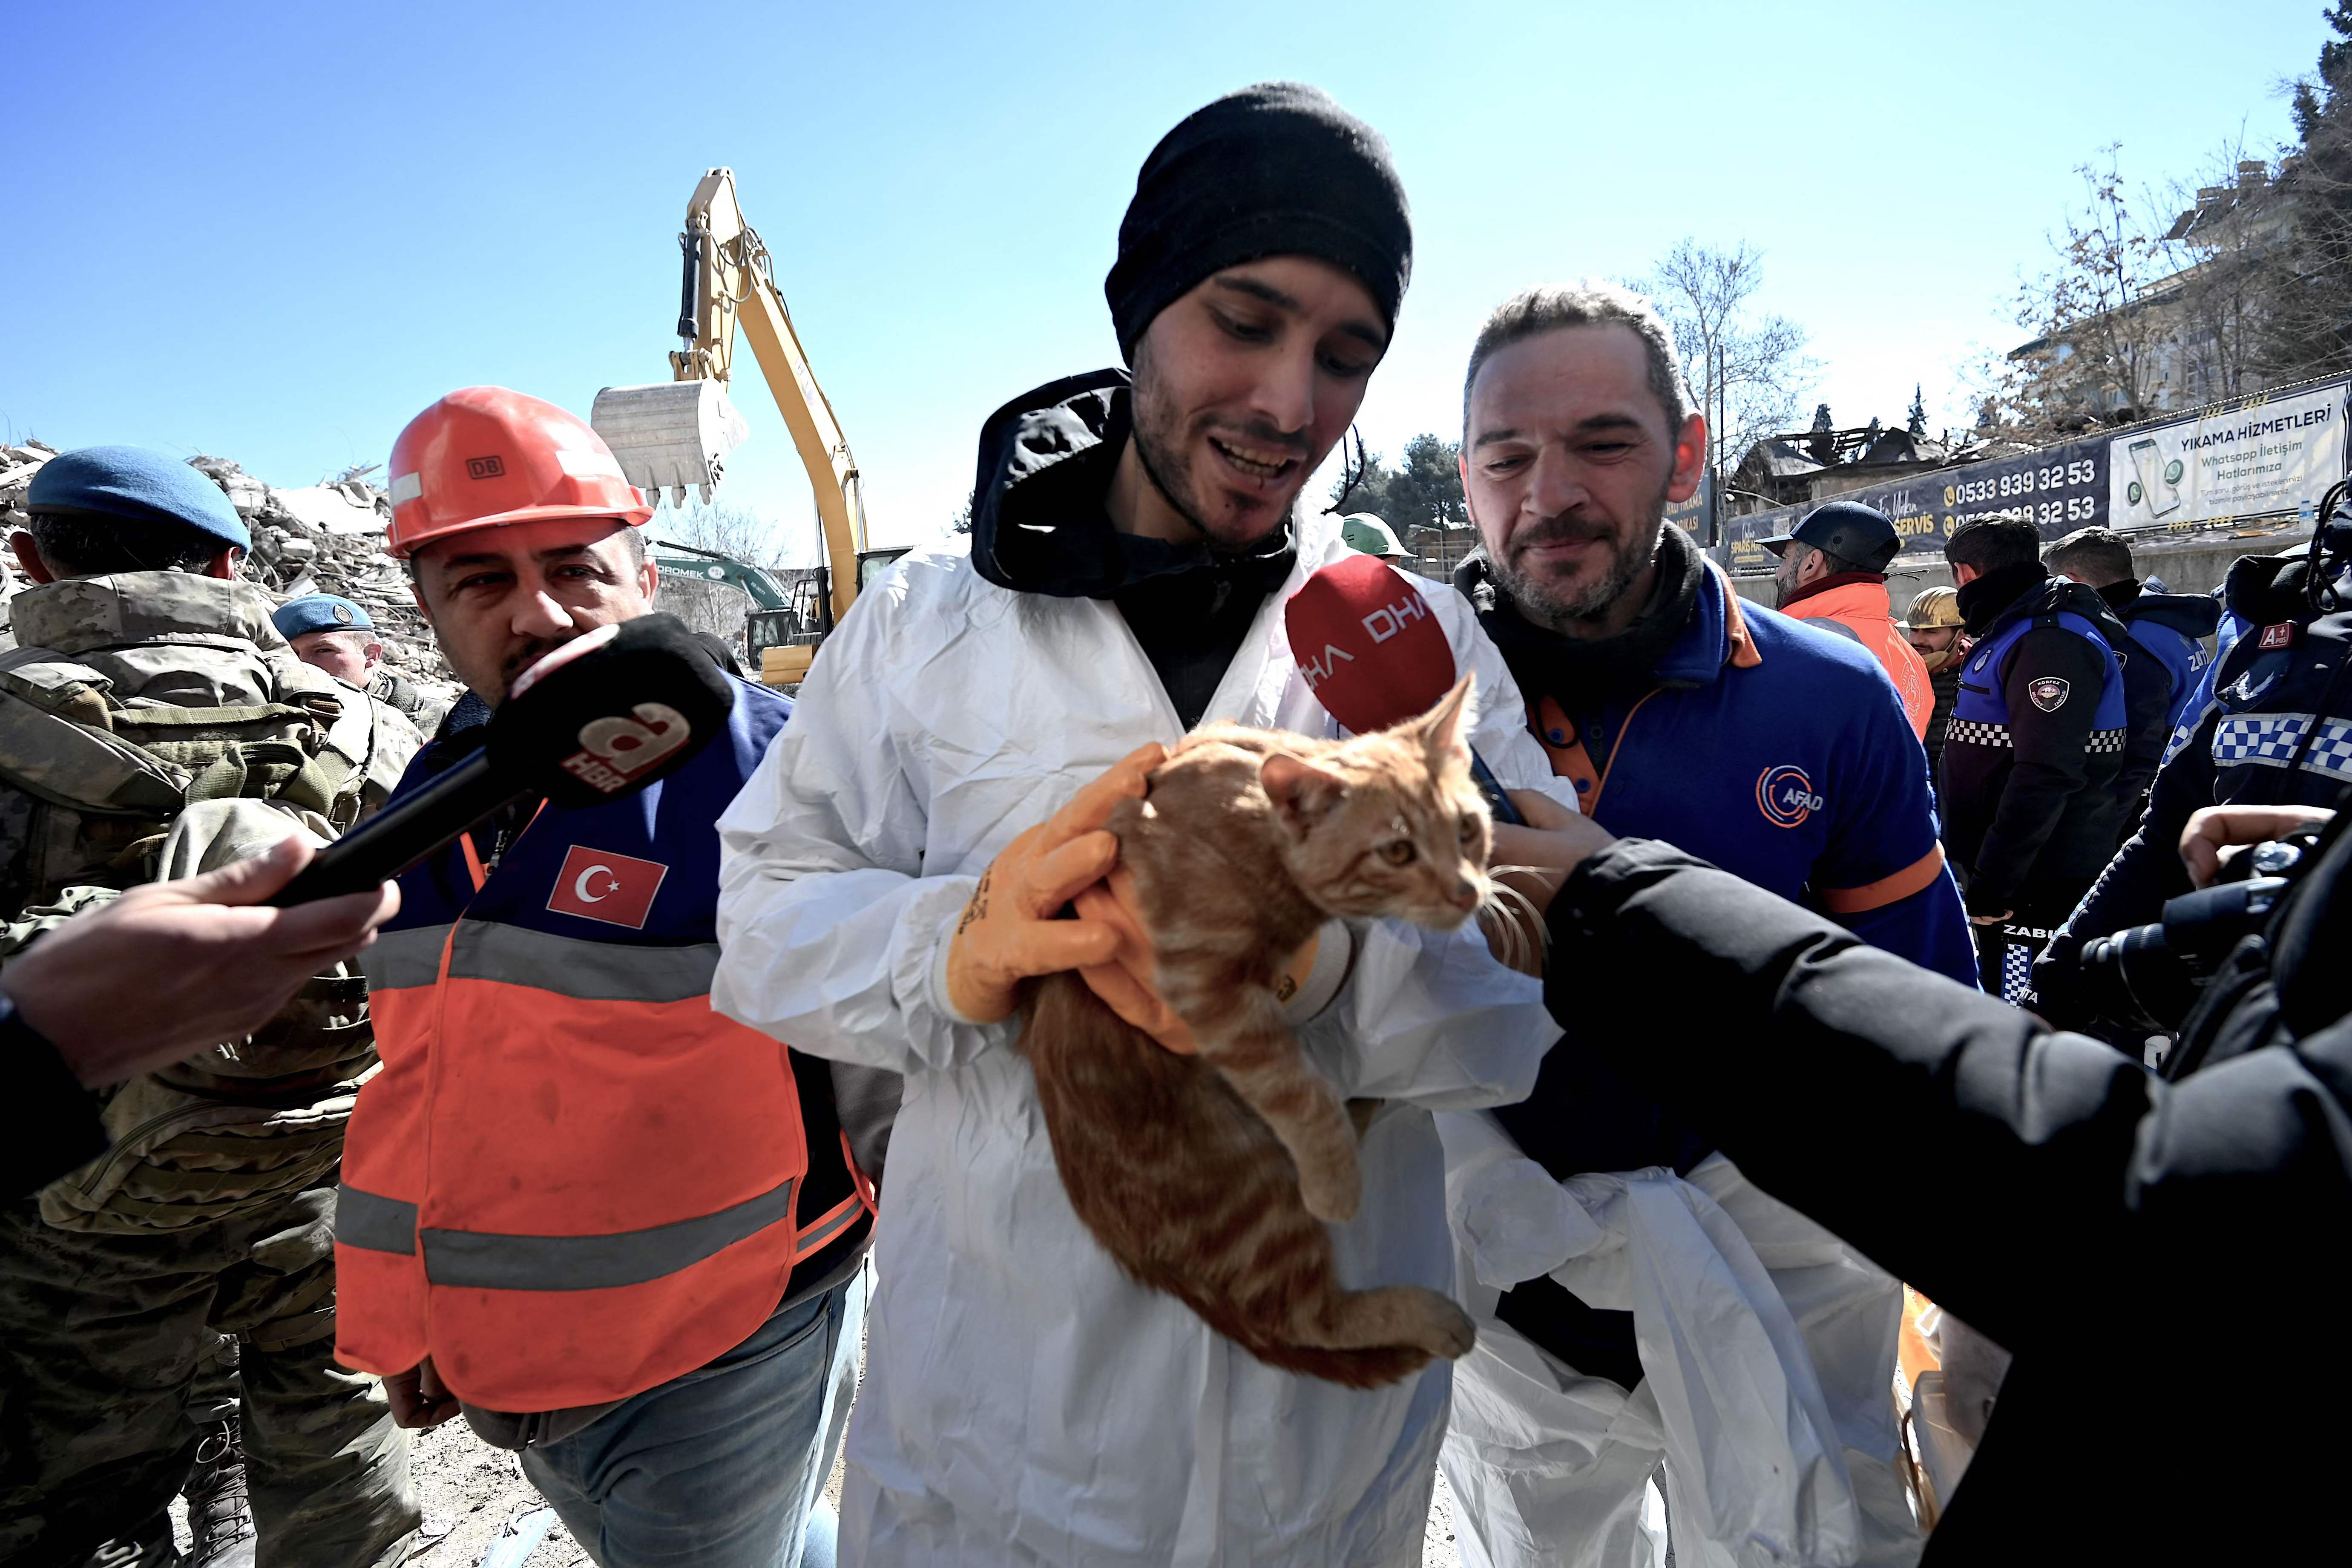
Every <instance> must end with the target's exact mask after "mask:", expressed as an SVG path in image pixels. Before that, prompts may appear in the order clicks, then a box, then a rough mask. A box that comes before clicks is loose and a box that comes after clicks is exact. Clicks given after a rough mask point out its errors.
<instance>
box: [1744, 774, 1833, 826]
mask: <svg viewBox="0 0 2352 1568" xmlns="http://www.w3.org/2000/svg"><path fill="white" fill-rule="evenodd" d="M1828 804H1829V802H1827V801H1826V800H1823V799H1822V797H1821V796H1820V795H1815V794H1814V793H1813V781H1812V780H1811V779H1809V778H1807V777H1806V776H1805V770H1804V769H1802V768H1800V767H1794V766H1791V765H1790V764H1789V763H1781V764H1780V766H1779V767H1777V768H1766V769H1765V770H1764V771H1763V773H1760V774H1759V775H1758V777H1757V780H1756V805H1757V809H1759V810H1760V811H1761V812H1763V814H1764V820H1765V821H1767V822H1769V823H1770V824H1771V825H1772V826H1775V827H1801V826H1803V825H1804V821H1805V818H1807V817H1809V816H1812V814H1813V813H1815V812H1817V811H1819V810H1821V809H1822V807H1823V806H1825V805H1828Z"/></svg>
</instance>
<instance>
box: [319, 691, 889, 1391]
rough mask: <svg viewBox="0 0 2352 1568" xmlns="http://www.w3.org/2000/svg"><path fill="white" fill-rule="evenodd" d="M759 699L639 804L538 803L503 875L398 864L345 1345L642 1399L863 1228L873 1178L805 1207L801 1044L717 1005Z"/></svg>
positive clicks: (379, 993) (472, 862)
mask: <svg viewBox="0 0 2352 1568" xmlns="http://www.w3.org/2000/svg"><path fill="white" fill-rule="evenodd" d="M758 707H759V705H758V704H756V703H752V702H739V703H738V707H737V713H736V718H735V721H734V723H733V725H732V728H733V729H734V730H736V731H742V732H740V733H738V734H734V735H731V736H730V738H729V740H731V741H733V742H735V743H734V744H733V745H731V746H730V744H729V742H728V741H720V742H714V743H713V744H712V745H711V746H710V747H709V749H708V750H707V751H706V752H704V753H703V754H702V755H701V756H699V757H698V758H697V759H696V760H695V761H694V762H693V763H689V764H688V766H687V767H686V768H685V769H682V770H680V772H679V773H677V774H676V775H674V776H673V777H671V778H670V779H668V780H666V781H664V782H663V783H662V784H656V785H654V786H653V787H652V788H651V789H648V790H646V792H644V793H643V794H642V795H638V796H635V797H633V798H632V799H630V800H627V801H621V802H615V803H612V804H610V805H603V806H598V807H595V808H593V809H590V810H584V811H566V810H562V809H561V808H557V807H553V806H550V807H548V808H546V809H544V810H542V811H541V812H540V814H539V815H538V816H536V817H534V818H532V819H531V820H530V823H529V826H526V827H525V828H524V829H523V830H522V832H521V833H520V836H518V837H516V838H515V840H514V842H513V843H512V844H511V845H510V846H509V847H508V848H507V850H506V852H505V854H504V856H503V858H501V859H500V860H499V863H498V865H497V867H496V869H495V870H494V871H493V872H491V873H489V874H488V875H487V876H485V875H483V873H482V869H481V864H480V852H479V851H478V848H477V847H476V845H475V843H474V841H473V840H471V839H467V840H462V841H460V843H459V844H458V845H457V846H453V847H451V848H450V849H448V850H447V851H445V852H444V853H443V854H441V855H439V856H436V857H435V858H433V859H431V860H428V861H427V862H425V865H423V866H421V867H419V868H416V869H415V870H413V871H411V872H409V873H407V874H406V875H404V877H403V878H402V879H401V890H402V896H403V909H402V911H401V914H400V916H399V918H398V923H397V925H396V926H395V928H394V929H392V930H390V931H386V932H384V933H383V935H381V936H380V937H379V938H378V939H377V942H376V943H375V945H374V946H373V948H371V949H370V950H369V951H368V952H367V953H366V954H365V955H363V959H362V962H363V963H365V965H366V967H367V971H368V976H369V981H370V986H371V1002H372V1006H373V1016H374V1020H375V1026H376V1031H377V1048H378V1050H379V1051H380V1052H381V1053H382V1055H383V1070H382V1071H381V1072H380V1073H378V1074H377V1076H376V1077H375V1079H373V1081H371V1082H370V1083H369V1084H368V1085H367V1087H366V1088H365V1089H363V1090H362V1093H361V1095H360V1099H359V1103H358V1106H357V1107H356V1108H355V1110H353V1112H352V1121H351V1125H350V1129H349V1133H348V1136H347V1139H346V1143H345V1148H344V1155H343V1178H342V1179H343V1187H342V1191H341V1194H339V1202H338V1212H337V1216H336V1247H335V1260H336V1268H337V1270H338V1276H339V1288H338V1292H337V1294H338V1303H337V1332H336V1352H337V1355H338V1358H339V1359H341V1361H343V1362H344V1363H348V1364H350V1365H352V1366H357V1367H361V1368H362V1369H364V1370H366V1371H370V1372H373V1373H380V1374H390V1373H399V1372H404V1371H406V1370H407V1369H409V1368H410V1367H413V1366H415V1364H416V1363H418V1362H420V1361H422V1360H423V1359H424V1358H425V1356H427V1355H430V1356H431V1357H432V1358H433V1361H434V1364H435V1366H436V1370H437V1371H438V1372H439V1373H440V1375H441V1378H442V1380H443V1381H444V1382H445V1383H446V1384H447V1385H448V1387H449V1389H450V1391H451V1392H452V1393H454V1394H457V1396H458V1397H459V1398H461V1399H464V1400H466V1401H467V1402H468V1403H471V1404H475V1405H483V1406H486V1407H488V1408H490V1409H495V1410H501V1411H513V1412H532V1411H543V1410H557V1409H563V1408H567V1407H570V1406H573V1405H594V1404H602V1403H604V1402H606V1401H610V1400H617V1399H624V1398H626V1397H628V1396H629V1395H631V1394H636V1393H640V1392H642V1391H644V1390H646V1389H648V1388H652V1387H654V1386H656V1385H657V1384H662V1383H666V1382H667V1381H669V1380H670V1379H672V1378H674V1377H677V1376H679V1375H680V1374H682V1373H688V1372H692V1371H694V1370H695V1369H697V1368H698V1367H701V1366H703V1365H706V1364H707V1363H709V1362H711V1361H713V1360H715V1359H716V1358H717V1357H719V1355H721V1354H723V1353H725V1352H727V1351H728V1350H730V1349H731V1348H733V1347H734V1346H735V1345H737V1344H740V1342H742V1341H744V1340H745V1339H747V1338H749V1337H750V1336H751V1333H752V1332H753V1331H755V1330H756V1329H758V1327H759V1326H760V1324H761V1322H762V1321H765V1320H766V1318H767V1317H768V1316H769V1315H770V1314H771V1313H772V1312H773V1311H774V1310H775V1309H776V1306H777V1304H778V1303H779V1301H781V1300H782V1298H783V1293H784V1290H785V1289H786V1281H787V1279H788V1278H789V1277H790V1275H791V1273H792V1270H793V1263H794V1261H795V1259H797V1258H808V1257H813V1256H814V1254H815V1253H817V1252H818V1251H821V1250H822V1249H824V1247H826V1246H828V1245H829V1244H830V1243H832V1242H834V1241H835V1240H838V1239H840V1238H841V1237H844V1236H845V1235H846V1234H847V1233H848V1232H849V1231H850V1230H851V1229H852V1228H853V1227H854V1226H857V1225H858V1224H860V1223H862V1222H864V1221H865V1220H866V1217H867V1214H868V1208H867V1206H866V1203H864V1202H862V1201H861V1199H860V1196H859V1195H858V1194H857V1193H855V1192H853V1193H851V1194H849V1195H847V1196H846V1197H845V1198H842V1199H835V1200H831V1201H828V1202H827V1203H826V1204H825V1205H824V1208H823V1212H810V1211H811V1208H812V1207H813V1206H814V1205H808V1204H805V1203H804V1202H803V1195H804V1190H805V1185H806V1183H805V1178H806V1177H807V1175H808V1173H809V1169H810V1155H811V1150H810V1149H809V1148H808V1147H807V1143H806V1138H805V1134H804V1131H803V1119H802V1111H801V1103H800V1097H799V1093H798V1089H797V1086H796V1083H795V1079H794V1076H793V1068H792V1064H791V1061H790V1060H789V1058H788V1055H787V1051H786V1048H785V1047H784V1046H783V1045H782V1044H781V1043H779V1042H778V1041H776V1040H773V1039H772V1038H770V1037H767V1036H765V1035H762V1034H761V1033H759V1032H757V1031H756V1030H752V1029H749V1028H746V1027H745V1026H742V1025H740V1024H737V1023H735V1022H734V1021H732V1020H731V1019H729V1018H726V1017H723V1016H720V1015H719V1014H717V1013H714V1012H713V1011H711V1008H710V1001H709V990H710V977H711V973H712V971H713V970H714V969H715V967H716V965H717V963H718V957H719V948H718V943H717V942H716V941H715V938H714V935H713V932H712V930H711V922H712V921H713V920H714V919H715V912H716V903H717V896H718V875H717V870H718V868H717V860H718V836H717V834H716V832H715V830H714V828H713V826H712V825H713V823H714V821H715V819H716V817H717V816H718V814H719V811H720V810H721V809H723V808H724V806H725V805H726V804H727V802H728V801H729V800H730V799H731V798H732V795H733V792H734V789H735V788H736V787H737V785H739V784H740V782H741V780H742V778H743V777H745V776H748V774H749V773H750V771H751V767H752V766H754V765H756V763H757V762H758V759H759V756H760V754H761V752H762V751H763V750H764V749H765V745H766V742H767V740H768V739H769V738H770V737H771V736H772V733H773V731H774V729H775V728H776V727H777V726H778V725H779V724H780V723H781V715H778V716H777V720H776V722H775V723H771V724H761V723H759V722H758V720H759V718H760V717H761V715H760V714H759V713H758V712H757V711H756V710H757V708H758ZM747 708H751V709H753V710H755V711H753V712H752V713H751V715H749V722H747V716H746V713H745V710H746V709H747ZM762 731H764V732H762ZM730 752H734V753H736V754H735V755H732V756H730ZM412 777H414V773H413V774H412ZM827 1153H828V1155H830V1152H829V1151H828V1152H827Z"/></svg>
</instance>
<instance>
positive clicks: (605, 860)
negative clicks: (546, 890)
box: [547, 844, 669, 931]
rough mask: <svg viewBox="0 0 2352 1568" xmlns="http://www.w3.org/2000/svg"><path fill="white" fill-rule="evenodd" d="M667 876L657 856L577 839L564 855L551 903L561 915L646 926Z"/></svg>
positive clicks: (631, 926) (639, 927) (634, 927)
mask: <svg viewBox="0 0 2352 1568" xmlns="http://www.w3.org/2000/svg"><path fill="white" fill-rule="evenodd" d="M668 875H669V868H668V867H667V866H665V865H663V864H662V863H661V862H660V861H658V860H640V859H638V858H636V857H635V856H634V855H615V854H614V853H613V852H612V851H611V850H609V849H589V848H585V847H583V846H581V845H577V844H574V845H573V846H572V852H571V853H570V854H568V855H566V856H565V857H564V858H563V869H562V870H561V871H558V872H557V873H556V874H555V890H554V891H553V892H551V893H550V894H549V895H548V900H547V907H548V908H549V909H551V910H554V911H555V912H556V913H557V914H559V915H578V916H579V917H580V918H581V919H583V920H591V921H604V923H605V924H606V925H615V926H627V927H628V928H629V929H630V930H631V931H643V930H645V929H646V916H647V915H648V914H651V913H652V912H653V907H654V895H655V894H656V893H658V892H660V891H661V885H662V879H663V878H665V877H667V876H668Z"/></svg>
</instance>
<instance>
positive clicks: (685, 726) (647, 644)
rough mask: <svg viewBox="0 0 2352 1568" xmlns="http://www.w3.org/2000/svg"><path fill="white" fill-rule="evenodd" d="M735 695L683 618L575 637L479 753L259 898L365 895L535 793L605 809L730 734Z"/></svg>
mask: <svg viewBox="0 0 2352 1568" xmlns="http://www.w3.org/2000/svg"><path fill="white" fill-rule="evenodd" d="M734 706H735V689H734V687H733V685H732V684H731V683H730V682H729V680H728V679H727V677H725V676H724V675H722V674H720V673H719V666H718V664H717V663H716V662H714V661H713V660H712V658H711V657H710V655H709V653H708V652H706V651H705V650H704V649H703V648H702V647H701V646H700V645H699V644H698V643H697V642H696V641H695V639H694V635H693V634H692V633H691V632H689V631H688V630H687V628H686V625H685V623H684V622H682V621H680V620H679V619H678V618H677V616H638V617H637V618H636V619H635V620H633V621H623V622H620V623H619V624H618V625H615V626H599V627H597V628H596V629H595V630H594V631H593V632H589V633H587V634H586V635H584V636H582V637H574V638H572V640H571V641H570V642H568V643H565V644H564V645H563V646H562V647H559V648H557V649H556V650H555V651H554V652H552V653H551V654H549V655H548V656H547V657H546V658H542V659H541V660H540V661H539V662H538V663H537V664H534V665H532V666H531V667H530V668H529V669H526V670H524V671H523V672H522V674H521V675H520V676H518V677H516V679H515V683H514V686H513V688H512V689H510V690H509V692H508V693H507V700H505V701H504V702H502V703H500V704H499V710H498V712H497V713H496V714H495V715H493V716H492V718H491V720H490V724H489V736H488V740H487V741H486V742H484V744H483V745H482V747H481V748H480V749H479V750H478V751H476V752H472V753H471V754H470V755H468V756H467V758H466V759H465V760H464V761H462V762H460V763H457V764H456V765H455V766H453V767H452V768H450V769H449V771H448V772H447V773H443V774H442V775H441V776H440V777H439V778H437V779H435V780H434V781H433V782H432V783H431V784H426V785H425V786H424V787H423V788H422V789H419V790H417V791H415V793H413V794H411V795H407V796H405V797H404V798H402V799H400V800H397V801H395V802H394V803H393V804H392V805H389V806H387V807H385V808H384V809H383V811H381V812H379V813H377V814H376V815H375V816H373V817H371V818H369V819H368V820H367V821H366V822H363V823H362V824H361V825H360V826H357V827H355V828H353V829H352V831H351V832H349V833H347V834H345V835H343V837H341V838H338V839H336V840H335V841H334V842H333V843H332V844H330V845H328V846H327V847H325V848H323V849H321V850H320V851H319V853H318V854H317V856H316V857H314V858H312V859H311V861H310V864H309V865H308V866H305V867H303V868H302V869H301V871H300V872H299V874H298V875H297V876H296V877H295V878H294V879H293V880H292V881H290V882H289V883H287V884H286V886H285V887H283V888H280V889H278V891H277V892H276V893H275V894H274V895H272V896H271V897H270V898H269V899H268V900H265V901H266V902H268V903H269V904H272V905H275V906H277V907H278V908H280V909H284V908H289V907H290V906H292V905H295V904H307V903H309V902H310V901H311V900H314V899H331V898H334V897H336V896H338V895H340V894H343V893H363V892H365V891H367V890H368V889H371V888H374V887H376V886H378V885H380V884H382V883H384V882H388V881H390V880H392V879H394V877H397V876H399V875H400V874H401V873H402V872H403V871H405V870H407V869H408V868H410V867H412V866H414V865H415V864H416V863H417V862H419V861H420V860H423V859H425V858H426V857H427V856H430V855H432V854H434V853H436V851H438V850H440V849H441V848H442V847H445V846H446V845H448V844H450V843H452V842H454V841H455V840H456V839H457V837H458V836H459V835H460V834H463V833H466V832H468V831H470V830H471V829H472V828H473V827H474V826H475V825H476V824H478V823H479V822H481V821H482V820H483V819H484V818H486V817H488V816H492V815H494V814H495V813H497V812H498V811H499V809H500V808H501V807H503V806H506V805H510V804H511V803H513V802H515V801H518V800H524V799H528V798H530V796H533V795H544V796H545V797H546V798H548V799H549V800H551V801H553V802H554V803H555V804H556V805H566V806H574V807H578V806H589V805H602V804H603V803H604V802H605V801H608V800H617V799H619V798H620V797H622V796H623V795H634V794H635V792H637V791H638V790H641V789H643V788H645V787H646V785H647V784H652V783H654V782H655V781H656V780H657V779H662V778H667V776H668V775H670V774H671V773H676V772H677V770H678V769H679V768H680V767H683V766H684V765H685V764H686V763H687V762H688V760H689V759H691V758H692V757H693V756H694V755H695V753H696V752H699V751H701V750H702V748H703V747H704V746H706V745H709V743H710V742H711V741H713V740H714V739H716V738H717V737H718V735H719V732H720V731H723V730H725V729H726V728H727V715H728V714H729V713H730V711H732V710H733V709H734Z"/></svg>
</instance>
